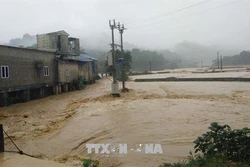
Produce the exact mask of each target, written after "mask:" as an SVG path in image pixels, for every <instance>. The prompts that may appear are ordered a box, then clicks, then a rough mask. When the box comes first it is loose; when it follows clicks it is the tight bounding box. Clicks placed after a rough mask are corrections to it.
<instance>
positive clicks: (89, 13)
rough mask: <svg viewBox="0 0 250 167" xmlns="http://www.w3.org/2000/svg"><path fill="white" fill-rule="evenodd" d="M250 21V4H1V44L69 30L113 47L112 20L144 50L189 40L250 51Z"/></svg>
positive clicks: (114, 0) (97, 0)
mask: <svg viewBox="0 0 250 167" xmlns="http://www.w3.org/2000/svg"><path fill="white" fill-rule="evenodd" d="M200 2H204V3H200ZM197 3H200V4H197ZM194 4H197V5H196V6H193V7H190V8H188V9H185V10H184V9H183V8H185V7H188V6H192V5H194ZM226 4H228V5H226ZM223 5H226V6H223ZM220 6H223V7H220ZM215 8H216V9H215ZM179 9H183V10H179ZM177 10H179V11H177ZM170 12H173V13H170ZM249 17H250V0H0V23H1V24H0V26H1V27H0V30H1V33H0V43H6V42H8V41H9V40H10V39H12V38H16V37H22V35H23V34H24V33H29V34H32V35H35V34H40V33H47V32H51V31H57V30H62V29H63V30H65V31H66V32H68V33H69V34H70V35H71V36H75V37H79V38H81V39H85V40H84V41H85V44H86V40H87V41H89V44H91V45H96V46H97V47H98V45H105V46H107V44H108V43H109V42H110V38H111V36H110V34H111V32H110V29H109V26H108V20H109V19H116V20H117V21H121V22H122V23H124V24H125V26H126V27H127V28H128V29H127V30H126V31H125V33H124V41H126V42H129V43H133V44H135V45H136V46H138V47H143V48H148V49H167V48H172V47H173V46H174V45H175V44H177V43H180V42H182V41H184V40H189V41H193V42H197V43H200V44H205V45H219V46H223V47H231V48H239V49H242V50H243V49H246V50H250V19H249ZM115 35H116V41H117V42H118V41H119V38H118V37H119V36H118V35H119V34H118V33H116V34H115ZM91 39H92V40H91ZM97 39H98V40H97ZM86 45H87V44H86Z"/></svg>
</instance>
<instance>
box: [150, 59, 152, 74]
mask: <svg viewBox="0 0 250 167" xmlns="http://www.w3.org/2000/svg"><path fill="white" fill-rule="evenodd" d="M151 70H152V65H151V61H150V62H149V71H150V73H151Z"/></svg>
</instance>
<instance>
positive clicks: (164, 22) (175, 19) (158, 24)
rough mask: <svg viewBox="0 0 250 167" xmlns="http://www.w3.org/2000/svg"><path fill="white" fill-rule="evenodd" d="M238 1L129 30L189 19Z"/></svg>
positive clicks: (238, 0)
mask: <svg viewBox="0 0 250 167" xmlns="http://www.w3.org/2000/svg"><path fill="white" fill-rule="evenodd" d="M240 1H241V0H237V1H233V2H230V3H227V4H224V5H220V6H217V7H214V8H210V9H207V10H203V11H200V12H196V13H192V14H190V15H187V16H185V17H178V18H173V19H168V20H163V21H161V22H157V23H154V24H146V25H140V26H134V27H130V29H131V28H143V27H147V26H150V25H157V24H158V25H159V24H162V23H165V22H167V21H170V20H176V19H181V18H186V17H190V16H194V15H197V14H202V13H205V12H209V11H212V10H216V9H219V8H223V7H226V6H229V5H232V4H235V3H238V2H240Z"/></svg>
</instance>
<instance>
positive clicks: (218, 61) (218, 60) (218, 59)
mask: <svg viewBox="0 0 250 167" xmlns="http://www.w3.org/2000/svg"><path fill="white" fill-rule="evenodd" d="M219 56H220V52H219V51H217V63H218V69H220V57H219Z"/></svg>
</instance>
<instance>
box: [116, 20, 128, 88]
mask: <svg viewBox="0 0 250 167" xmlns="http://www.w3.org/2000/svg"><path fill="white" fill-rule="evenodd" d="M117 27H118V30H119V32H120V35H121V52H122V57H123V67H122V90H123V91H125V63H126V62H125V55H124V50H123V32H124V30H125V27H124V24H122V25H120V23H118V26H117Z"/></svg>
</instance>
